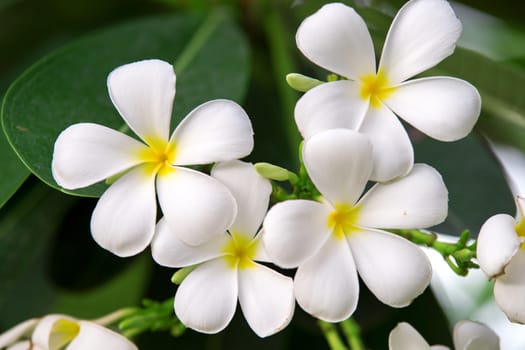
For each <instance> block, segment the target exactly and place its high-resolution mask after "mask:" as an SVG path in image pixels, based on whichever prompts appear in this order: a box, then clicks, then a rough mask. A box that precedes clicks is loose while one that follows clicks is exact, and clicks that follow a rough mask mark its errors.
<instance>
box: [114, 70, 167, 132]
mask: <svg viewBox="0 0 525 350" xmlns="http://www.w3.org/2000/svg"><path fill="white" fill-rule="evenodd" d="M107 84H108V90H109V96H110V97H111V101H113V104H114V105H115V107H116V108H117V110H118V111H119V113H120V115H121V116H122V118H123V119H124V120H125V121H126V123H127V124H128V125H129V127H130V128H131V130H133V131H134V132H135V134H137V135H138V136H139V137H140V138H141V139H143V140H144V141H146V142H148V141H151V140H152V139H161V140H164V141H167V140H168V138H169V133H170V121H171V110H172V107H173V99H174V97H175V73H174V72H173V67H172V66H171V64H169V63H167V62H164V61H161V60H145V61H139V62H135V63H130V64H126V65H123V66H120V67H118V68H117V69H115V70H113V71H112V72H111V73H110V74H109V76H108V81H107Z"/></svg>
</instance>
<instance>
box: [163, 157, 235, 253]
mask: <svg viewBox="0 0 525 350" xmlns="http://www.w3.org/2000/svg"><path fill="white" fill-rule="evenodd" d="M157 193H158V195H159V202H160V206H161V207H162V211H163V212H164V217H165V219H166V221H167V223H168V225H169V227H170V229H171V231H172V232H174V233H175V234H176V235H177V236H178V237H179V238H180V239H181V240H182V241H183V242H185V243H186V244H190V245H199V244H202V243H204V242H206V241H208V240H210V239H212V238H213V237H216V236H218V235H222V234H224V232H226V230H227V229H228V228H229V227H230V226H231V224H232V222H233V220H234V218H235V215H236V213H237V204H236V203H235V198H233V196H232V194H231V193H230V191H229V190H228V189H227V188H226V186H224V185H223V184H222V183H220V182H219V181H218V180H216V179H214V178H212V177H211V176H208V175H205V174H203V173H200V172H198V171H195V170H192V169H186V168H180V167H176V168H175V171H172V172H169V173H164V174H159V176H158V177H157Z"/></svg>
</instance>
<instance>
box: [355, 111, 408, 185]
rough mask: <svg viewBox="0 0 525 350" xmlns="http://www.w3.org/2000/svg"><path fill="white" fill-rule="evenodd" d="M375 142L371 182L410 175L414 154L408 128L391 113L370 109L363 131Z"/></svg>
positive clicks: (361, 130)
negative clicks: (406, 129)
mask: <svg viewBox="0 0 525 350" xmlns="http://www.w3.org/2000/svg"><path fill="white" fill-rule="evenodd" d="M359 132H360V133H362V134H364V135H366V136H367V137H368V139H369V140H370V142H371V143H372V149H373V159H374V166H373V170H372V174H370V180H371V181H379V182H383V181H388V180H391V179H394V178H396V177H399V176H403V175H406V174H407V173H408V172H409V171H410V170H411V169H412V166H413V165H414V151H413V149H412V143H411V142H410V139H409V138H408V135H407V133H406V131H405V128H404V127H403V125H401V123H400V122H399V119H398V118H397V117H396V116H395V115H394V113H392V111H391V110H389V109H388V108H386V107H384V106H382V107H381V108H371V109H369V110H368V112H367V115H366V118H365V119H364V120H363V124H362V125H361V128H360V129H359Z"/></svg>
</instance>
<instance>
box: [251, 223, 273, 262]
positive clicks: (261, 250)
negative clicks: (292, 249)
mask: <svg viewBox="0 0 525 350" xmlns="http://www.w3.org/2000/svg"><path fill="white" fill-rule="evenodd" d="M263 232H264V231H263V229H261V230H260V231H259V232H258V233H257V234H256V235H255V238H254V241H255V242H257V243H255V244H257V252H256V253H255V257H254V258H253V260H254V261H259V262H265V263H273V261H272V258H271V257H270V255H269V254H268V252H267V251H266V247H265V246H264V243H263V240H262V237H263V236H264V233H263Z"/></svg>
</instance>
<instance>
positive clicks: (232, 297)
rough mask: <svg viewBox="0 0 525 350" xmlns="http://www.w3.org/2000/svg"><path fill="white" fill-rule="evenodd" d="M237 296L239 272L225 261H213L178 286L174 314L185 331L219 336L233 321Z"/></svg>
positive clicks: (198, 269)
mask: <svg viewBox="0 0 525 350" xmlns="http://www.w3.org/2000/svg"><path fill="white" fill-rule="evenodd" d="M237 295H238V284H237V269H232V268H230V267H229V266H228V265H227V263H226V261H225V260H224V259H221V258H219V259H215V260H211V261H209V262H206V263H204V264H202V265H200V266H199V267H197V268H196V269H195V270H193V271H192V272H191V273H190V274H189V275H188V276H187V277H186V278H185V279H184V281H183V282H182V284H181V285H180V286H179V289H178V290H177V294H176V295H175V314H176V315H177V317H178V318H179V319H180V320H181V321H182V323H184V325H185V326H186V327H189V328H192V329H195V330H197V331H199V332H203V333H217V332H220V331H221V330H223V329H224V328H225V327H226V326H227V325H228V323H230V321H231V319H232V318H233V315H234V313H235V308H236V306H237Z"/></svg>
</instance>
